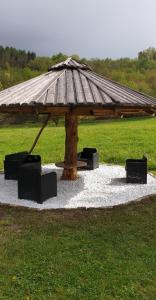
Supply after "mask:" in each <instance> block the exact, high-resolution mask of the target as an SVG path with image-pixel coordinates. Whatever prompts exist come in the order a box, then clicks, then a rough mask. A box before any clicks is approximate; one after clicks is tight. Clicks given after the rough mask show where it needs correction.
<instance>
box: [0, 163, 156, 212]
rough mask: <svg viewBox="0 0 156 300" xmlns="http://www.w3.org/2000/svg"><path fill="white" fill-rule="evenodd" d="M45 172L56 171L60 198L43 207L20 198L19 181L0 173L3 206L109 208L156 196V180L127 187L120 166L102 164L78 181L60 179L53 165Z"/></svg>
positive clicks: (0, 192)
mask: <svg viewBox="0 0 156 300" xmlns="http://www.w3.org/2000/svg"><path fill="white" fill-rule="evenodd" d="M43 169H48V170H53V171H56V172H57V181H58V196H57V197H54V198H50V199H48V200H47V201H45V202H44V203H43V204H37V203H35V202H33V201H30V200H21V199H18V196H17V182H16V181H14V180H5V179H4V175H3V174H0V203H5V204H11V205H17V206H25V207H30V208H37V209H57V208H78V207H86V208H89V207H108V206H114V205H118V204H123V203H127V202H130V201H133V200H137V199H139V198H140V197H143V196H146V195H149V194H156V178H154V177H153V176H151V175H148V182H147V184H127V183H126V182H125V175H126V174H125V169H124V167H121V166H110V165H100V167H99V169H96V170H93V171H79V172H78V174H79V176H80V177H79V179H78V180H76V181H63V180H60V176H61V174H62V169H59V168H57V167H55V165H54V164H50V165H46V166H43Z"/></svg>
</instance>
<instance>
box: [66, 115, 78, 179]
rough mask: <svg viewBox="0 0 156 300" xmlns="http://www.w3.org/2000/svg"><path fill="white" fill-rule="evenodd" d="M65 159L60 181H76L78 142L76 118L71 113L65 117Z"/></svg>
mask: <svg viewBox="0 0 156 300" xmlns="http://www.w3.org/2000/svg"><path fill="white" fill-rule="evenodd" d="M65 130H66V139H65V157H64V163H65V165H64V170H63V174H62V179H64V180H75V179H77V142H78V117H77V116H76V115H74V114H72V113H68V114H66V115H65Z"/></svg>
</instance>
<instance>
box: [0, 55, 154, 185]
mask: <svg viewBox="0 0 156 300" xmlns="http://www.w3.org/2000/svg"><path fill="white" fill-rule="evenodd" d="M17 112H22V113H24V114H48V115H51V116H65V129H66V141H65V162H64V170H63V176H62V178H63V179H67V180H74V179H76V178H77V142H78V116H107V117H112V116H116V117H117V116H122V115H123V116H127V115H128V114H131V115H132V114H135V115H136V114H155V113H156V99H155V98H153V97H151V96H147V95H145V94H143V93H140V92H138V91H135V90H132V89H130V88H128V87H126V86H122V85H120V84H119V83H116V82H114V81H112V80H109V79H107V78H105V77H103V76H101V75H98V74H96V73H94V72H93V71H92V70H91V69H90V67H89V66H87V65H85V64H80V63H79V62H77V61H75V60H73V59H72V58H68V59H67V60H66V61H64V62H62V63H59V64H56V65H54V66H52V67H50V68H49V70H48V72H47V73H45V74H43V75H40V76H37V77H36V78H33V79H30V80H28V81H25V82H23V83H20V84H18V85H16V86H13V87H11V88H8V89H6V90H3V91H1V92H0V113H17Z"/></svg>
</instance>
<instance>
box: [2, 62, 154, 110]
mask: <svg viewBox="0 0 156 300" xmlns="http://www.w3.org/2000/svg"><path fill="white" fill-rule="evenodd" d="M14 105H16V106H18V107H22V106H23V105H27V106H33V107H34V106H40V107H41V106H49V107H53V106H58V107H59V106H68V107H69V106H72V107H73V106H80V105H81V106H89V105H92V106H94V107H103V108H106V107H118V106H119V107H129V106H130V107H134V108H135V107H149V106H150V107H156V99H155V98H153V97H151V96H147V95H145V94H143V93H140V92H138V91H135V90H133V89H130V88H128V87H125V86H123V85H121V84H119V83H117V82H114V81H112V80H109V79H107V78H105V77H103V76H101V75H98V74H96V73H95V72H93V71H92V70H91V69H90V67H88V66H87V65H85V64H80V63H79V62H77V61H75V60H73V59H72V58H68V59H67V60H66V61H64V62H62V63H59V64H56V65H54V66H52V67H50V68H49V72H47V73H45V74H43V75H40V76H38V77H36V78H33V79H30V80H28V81H25V82H23V83H20V84H18V85H15V86H13V87H11V88H8V89H6V90H3V91H1V92H0V107H2V106H3V107H4V106H14Z"/></svg>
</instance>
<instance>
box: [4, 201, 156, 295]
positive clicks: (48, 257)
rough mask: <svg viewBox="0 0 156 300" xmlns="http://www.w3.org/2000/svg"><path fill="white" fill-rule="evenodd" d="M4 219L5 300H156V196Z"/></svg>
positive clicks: (20, 211) (14, 212)
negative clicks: (102, 206) (120, 204)
mask: <svg viewBox="0 0 156 300" xmlns="http://www.w3.org/2000/svg"><path fill="white" fill-rule="evenodd" d="M0 216H1V219H0V245H1V246H0V299H1V300H30V299H31V300H53V299H54V300H61V299H62V300H66V299H67V300H81V299H84V300H94V299H99V300H119V299H120V300H121V299H122V300H127V299H133V300H134V299H140V300H143V299H146V300H147V299H149V300H155V299H156V238H155V237H156V222H155V220H156V197H155V198H154V197H150V198H148V199H147V200H144V201H142V202H138V203H133V204H129V205H127V206H123V207H116V208H114V209H106V210H105V209H99V210H98V209H92V210H75V211H74V210H69V211H68V210H66V211H63V210H60V211H43V212H39V211H35V210H29V209H24V208H10V207H5V206H0Z"/></svg>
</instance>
